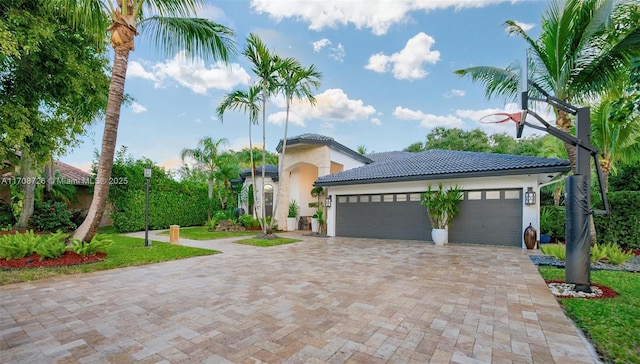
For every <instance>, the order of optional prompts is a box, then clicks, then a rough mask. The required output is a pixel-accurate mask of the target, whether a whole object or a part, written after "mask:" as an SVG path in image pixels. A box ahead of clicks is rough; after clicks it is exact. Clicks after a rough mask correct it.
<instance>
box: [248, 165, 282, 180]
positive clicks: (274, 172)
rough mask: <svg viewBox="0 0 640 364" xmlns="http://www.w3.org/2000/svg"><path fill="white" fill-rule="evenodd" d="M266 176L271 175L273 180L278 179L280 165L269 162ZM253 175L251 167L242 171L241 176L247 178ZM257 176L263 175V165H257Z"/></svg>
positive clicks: (265, 171)
mask: <svg viewBox="0 0 640 364" xmlns="http://www.w3.org/2000/svg"><path fill="white" fill-rule="evenodd" d="M264 175H265V177H271V179H272V180H273V181H277V180H278V166H274V165H273V164H267V165H266V166H265V169H264ZM249 177H251V168H246V169H243V170H242V171H240V178H242V180H245V179H246V178H249ZM256 177H262V166H261V165H260V166H256Z"/></svg>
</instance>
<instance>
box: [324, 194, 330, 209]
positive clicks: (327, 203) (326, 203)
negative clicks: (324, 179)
mask: <svg viewBox="0 0 640 364" xmlns="http://www.w3.org/2000/svg"><path fill="white" fill-rule="evenodd" d="M324 205H325V206H327V207H331V196H329V197H327V198H326V199H325V200H324Z"/></svg>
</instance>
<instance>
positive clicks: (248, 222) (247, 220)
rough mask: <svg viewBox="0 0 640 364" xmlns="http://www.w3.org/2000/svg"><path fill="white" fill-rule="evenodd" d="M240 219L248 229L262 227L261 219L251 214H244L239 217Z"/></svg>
mask: <svg viewBox="0 0 640 364" xmlns="http://www.w3.org/2000/svg"><path fill="white" fill-rule="evenodd" d="M238 221H239V222H240V224H242V226H244V227H245V228H247V229H257V228H258V227H260V221H258V220H256V219H254V218H253V216H251V215H242V216H240V217H239V218H238Z"/></svg>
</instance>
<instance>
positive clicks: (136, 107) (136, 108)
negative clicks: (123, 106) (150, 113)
mask: <svg viewBox="0 0 640 364" xmlns="http://www.w3.org/2000/svg"><path fill="white" fill-rule="evenodd" d="M131 110H132V111H133V112H134V113H136V114H139V113H141V112H145V111H147V108H146V107H144V106H142V105H140V104H139V103H137V102H135V101H134V102H133V103H132V104H131Z"/></svg>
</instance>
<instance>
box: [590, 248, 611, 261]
mask: <svg viewBox="0 0 640 364" xmlns="http://www.w3.org/2000/svg"><path fill="white" fill-rule="evenodd" d="M606 257H607V247H606V246H605V245H600V244H594V245H593V246H592V247H591V263H595V262H597V261H600V260H603V259H605V258H606Z"/></svg>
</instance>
